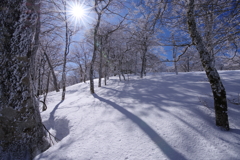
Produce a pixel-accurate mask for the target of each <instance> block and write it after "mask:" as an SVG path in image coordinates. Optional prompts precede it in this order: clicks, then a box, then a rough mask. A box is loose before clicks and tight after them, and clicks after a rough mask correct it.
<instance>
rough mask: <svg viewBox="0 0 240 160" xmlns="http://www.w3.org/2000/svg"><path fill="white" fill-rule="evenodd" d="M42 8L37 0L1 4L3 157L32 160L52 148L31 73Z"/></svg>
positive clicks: (0, 150) (9, 0) (0, 156)
mask: <svg viewBox="0 0 240 160" xmlns="http://www.w3.org/2000/svg"><path fill="white" fill-rule="evenodd" d="M36 4H37V5H36ZM39 7H40V6H39V5H38V3H36V1H35V0H2V1H1V3H0V8H1V9H3V10H1V12H0V17H1V19H0V24H1V33H0V37H1V38H0V41H1V42H0V53H1V54H0V61H1V65H0V75H1V78H0V159H9V160H30V159H33V158H34V157H35V156H36V155H37V154H39V153H41V152H43V151H44V150H46V149H47V148H48V147H49V143H48V142H47V141H46V140H45V133H44V128H43V125H42V121H41V117H40V113H39V105H38V102H37V100H36V98H35V90H34V84H33V83H34V82H33V79H32V73H31V71H32V70H31V68H34V66H33V64H34V62H33V60H34V58H35V52H36V46H34V44H36V43H35V42H34V40H35V39H36V37H37V36H38V33H37V32H36V31H37V30H36V26H37V25H38V23H39V18H38V13H39ZM36 34H37V35H36Z"/></svg>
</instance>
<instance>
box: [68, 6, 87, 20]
mask: <svg viewBox="0 0 240 160" xmlns="http://www.w3.org/2000/svg"><path fill="white" fill-rule="evenodd" d="M70 14H71V15H72V16H73V17H74V18H76V19H83V18H84V17H85V16H86V12H85V9H84V6H83V5H81V4H75V5H73V6H72V7H71V10H70Z"/></svg>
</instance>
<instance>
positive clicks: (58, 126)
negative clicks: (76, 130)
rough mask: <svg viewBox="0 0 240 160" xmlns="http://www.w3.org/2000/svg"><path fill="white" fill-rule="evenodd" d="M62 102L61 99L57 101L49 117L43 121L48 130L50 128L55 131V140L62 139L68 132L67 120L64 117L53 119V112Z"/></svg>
mask: <svg viewBox="0 0 240 160" xmlns="http://www.w3.org/2000/svg"><path fill="white" fill-rule="evenodd" d="M62 102H63V101H61V102H59V103H58V104H57V105H56V106H55V107H54V109H53V110H52V112H51V113H50V116H49V119H48V120H47V121H45V122H43V123H44V124H45V126H46V128H47V129H48V130H50V129H51V128H52V129H53V130H55V131H56V135H55V137H56V138H57V140H62V139H63V138H64V137H66V136H67V135H68V134H69V120H67V119H64V118H62V119H57V120H55V119H54V114H55V112H56V110H57V109H58V107H59V106H60V104H61V103H62Z"/></svg>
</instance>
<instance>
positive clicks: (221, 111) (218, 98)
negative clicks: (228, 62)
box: [187, 0, 229, 130]
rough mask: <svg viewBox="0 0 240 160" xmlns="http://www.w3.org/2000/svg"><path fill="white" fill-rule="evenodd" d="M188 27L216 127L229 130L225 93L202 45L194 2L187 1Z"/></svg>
mask: <svg viewBox="0 0 240 160" xmlns="http://www.w3.org/2000/svg"><path fill="white" fill-rule="evenodd" d="M187 18H188V27H189V32H190V36H191V38H192V42H193V44H194V45H195V46H196V48H197V50H198V52H199V54H200V58H201V62H202V65H203V68H204V69H205V72H206V75H207V77H208V80H209V82H210V84H211V89H212V93H213V97H214V108H215V119H216V125H217V126H221V127H223V128H224V129H226V130H229V122H228V114H227V100H226V91H225V88H224V86H223V84H222V81H221V79H220V76H219V74H218V72H217V70H216V69H215V67H214V65H213V62H212V61H213V60H212V59H211V55H210V53H209V52H208V50H207V49H206V46H205V44H204V43H203V40H202V37H201V35H200V34H199V32H198V30H197V25H196V20H195V16H194V0H189V9H188V12H187Z"/></svg>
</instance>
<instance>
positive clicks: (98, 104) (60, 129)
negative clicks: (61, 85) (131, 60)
mask: <svg viewBox="0 0 240 160" xmlns="http://www.w3.org/2000/svg"><path fill="white" fill-rule="evenodd" d="M220 75H221V78H222V80H223V83H224V85H225V88H226V91H227V97H228V99H229V100H233V99H236V101H237V100H238V99H237V98H238V93H239V92H240V79H239V75H240V71H221V72H220ZM97 82H98V81H97V80H96V81H95V87H96V88H95V91H96V94H94V95H91V94H90V91H89V84H88V83H86V84H84V83H80V84H76V85H73V86H70V87H68V88H67V92H66V100H65V101H63V102H60V99H61V93H56V92H52V93H49V95H48V99H47V105H48V109H47V111H45V112H43V113H42V120H43V122H44V124H45V126H46V128H48V129H49V131H50V132H51V133H52V134H53V135H55V136H56V138H57V139H59V140H60V141H59V142H58V143H55V144H54V145H53V146H52V147H51V148H49V149H48V150H47V151H45V152H44V153H42V154H40V155H38V156H37V157H36V158H35V159H36V160H38V159H41V160H43V159H44V160H45V159H46V160H168V159H171V160H184V159H187V160H237V159H238V160H239V159H240V106H237V105H234V104H231V103H228V107H229V112H228V113H229V122H230V127H231V130H230V131H224V130H221V128H219V127H216V126H215V119H214V109H213V98H212V94H211V90H210V85H209V83H208V81H207V78H206V76H205V73H204V72H191V73H179V75H174V74H171V73H158V74H153V75H148V76H146V77H144V78H143V79H140V78H139V77H137V76H133V75H132V76H129V80H127V81H119V80H118V78H117V77H110V80H109V81H108V85H107V86H103V87H101V88H99V87H97Z"/></svg>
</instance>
